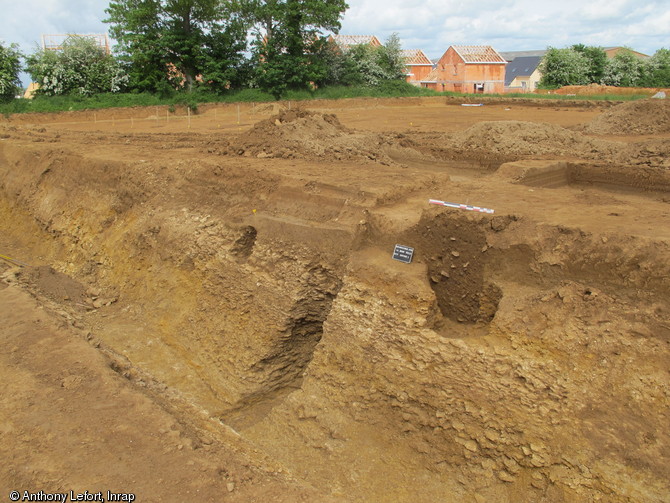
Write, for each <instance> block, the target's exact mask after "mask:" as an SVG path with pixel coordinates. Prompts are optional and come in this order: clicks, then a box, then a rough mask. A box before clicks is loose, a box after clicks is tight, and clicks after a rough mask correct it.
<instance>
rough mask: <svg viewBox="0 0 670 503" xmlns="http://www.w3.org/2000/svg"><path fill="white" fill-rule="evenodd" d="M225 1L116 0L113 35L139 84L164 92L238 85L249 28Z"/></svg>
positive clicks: (109, 10)
mask: <svg viewBox="0 0 670 503" xmlns="http://www.w3.org/2000/svg"><path fill="white" fill-rule="evenodd" d="M232 7H233V4H232V3H229V2H222V1H221V0H115V1H112V2H110V4H109V7H108V8H107V9H106V12H107V14H108V16H109V17H108V18H107V19H106V20H105V22H107V23H110V33H111V34H112V37H113V38H115V39H116V40H117V41H118V43H119V50H120V52H121V54H122V56H123V58H124V60H125V61H126V63H127V65H128V67H129V73H130V76H131V78H132V83H133V85H134V86H135V87H136V88H138V89H141V90H150V91H159V92H163V91H166V90H167V89H169V88H170V87H174V86H175V85H183V86H185V87H186V88H187V89H188V90H191V89H192V88H193V87H194V85H195V84H196V81H197V80H198V79H200V80H201V81H202V82H203V83H204V85H209V86H211V87H214V88H223V87H229V86H231V85H235V84H236V83H237V81H236V78H237V76H238V75H239V72H238V70H240V69H241V68H242V67H243V66H244V51H245V50H246V27H245V24H244V20H243V19H242V17H241V16H240V15H239V13H237V12H235V11H234V10H233V9H232Z"/></svg>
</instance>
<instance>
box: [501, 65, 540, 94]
mask: <svg viewBox="0 0 670 503" xmlns="http://www.w3.org/2000/svg"><path fill="white" fill-rule="evenodd" d="M541 61H542V56H518V57H515V58H514V59H512V61H511V62H509V63H508V64H507V67H506V68H505V90H506V91H511V92H522V93H527V92H533V91H535V90H536V89H537V85H538V83H539V82H540V79H541V78H542V74H541V73H540V62H541Z"/></svg>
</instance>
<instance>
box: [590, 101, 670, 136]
mask: <svg viewBox="0 0 670 503" xmlns="http://www.w3.org/2000/svg"><path fill="white" fill-rule="evenodd" d="M585 132H587V133H591V134H610V135H638V134H660V133H668V132H670V101H668V100H665V99H646V100H637V101H631V102H629V103H623V104H621V105H617V106H616V107H614V108H612V109H611V110H608V111H607V112H605V113H603V114H602V115H600V116H598V117H596V118H595V119H594V120H592V121H591V122H590V123H589V124H588V125H587V126H586V128H585Z"/></svg>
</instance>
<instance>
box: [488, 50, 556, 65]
mask: <svg viewBox="0 0 670 503" xmlns="http://www.w3.org/2000/svg"><path fill="white" fill-rule="evenodd" d="M498 54H500V55H501V56H502V57H503V58H505V61H507V62H508V63H511V62H512V61H514V59H515V58H525V57H529V56H536V57H538V56H539V57H540V58H542V57H544V55H545V54H547V50H546V49H544V50H537V51H500V52H498Z"/></svg>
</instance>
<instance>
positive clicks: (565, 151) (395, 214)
mask: <svg viewBox="0 0 670 503" xmlns="http://www.w3.org/2000/svg"><path fill="white" fill-rule="evenodd" d="M464 105H470V106H464ZM472 105H481V106H472ZM430 199H434V200H438V201H443V202H447V203H454V204H456V205H457V206H458V205H463V206H464V207H456V208H455V207H450V206H443V205H439V204H431V203H429V200H430ZM475 207H477V208H480V209H481V208H486V209H488V210H493V211H492V212H486V211H476V208H475ZM396 245H402V246H405V247H409V248H412V249H413V255H412V259H411V262H409V263H407V262H403V261H399V260H394V258H393V252H394V247H395V246H396ZM0 277H1V278H2V279H1V281H0V319H1V320H2V321H1V323H0V337H1V340H0V383H1V385H2V389H1V391H0V457H1V458H2V464H1V465H0V466H1V467H0V499H1V500H2V501H9V499H8V495H9V493H10V491H14V490H16V491H20V492H21V495H23V491H30V492H33V493H35V492H38V491H44V493H57V492H61V493H65V492H68V493H69V491H73V493H75V494H76V493H79V492H84V491H89V492H90V493H94V492H96V491H102V492H103V495H106V491H112V492H117V493H132V494H134V495H135V496H136V500H135V501H138V502H179V503H181V502H185V501H203V502H221V501H230V502H245V503H246V502H254V501H256V502H263V503H265V502H286V503H293V502H300V501H302V502H366V503H367V502H380V503H385V502H403V503H404V502H407V503H429V502H430V503H433V502H444V503H452V502H453V503H461V502H464V503H468V502H472V503H484V502H493V503H503V502H510V503H517V502H524V503H525V502H528V503H531V502H537V503H540V502H544V503H574V502H577V503H581V502H584V503H586V502H596V501H600V502H612V503H623V502H645V503H651V502H654V503H661V502H667V501H670V432H669V430H668V426H669V425H670V408H669V405H670V374H669V370H670V101H669V100H663V99H643V100H638V101H631V102H625V103H624V102H606V101H584V100H580V101H577V100H573V101H565V100H563V101H559V100H546V99H544V100H539V99H536V100H532V99H527V100H526V99H517V100H511V99H510V100H504V99H500V98H497V99H494V98H489V99H486V98H484V99H482V101H481V102H475V101H470V102H467V101H465V100H463V99H457V98H446V97H429V98H403V99H387V100H381V99H358V100H341V101H312V102H302V103H296V102H293V103H291V102H281V103H276V104H267V103H264V104H254V103H245V104H240V105H237V104H208V105H201V106H200V108H199V110H197V113H192V112H191V110H189V109H182V108H179V107H177V108H176V109H174V108H172V109H169V108H167V107H165V108H163V107H151V108H136V109H110V110H104V111H86V112H66V113H61V114H51V115H46V114H44V115H38V114H25V115H15V116H10V117H6V118H0Z"/></svg>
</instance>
